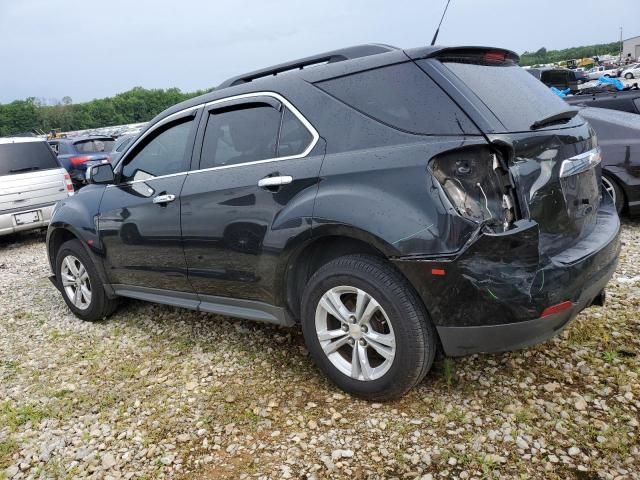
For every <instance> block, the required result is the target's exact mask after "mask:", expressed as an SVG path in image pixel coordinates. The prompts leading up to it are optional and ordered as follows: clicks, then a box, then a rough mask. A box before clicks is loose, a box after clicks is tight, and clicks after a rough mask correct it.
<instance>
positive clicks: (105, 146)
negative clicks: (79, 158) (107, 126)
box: [74, 139, 115, 153]
mask: <svg viewBox="0 0 640 480" xmlns="http://www.w3.org/2000/svg"><path fill="white" fill-rule="evenodd" d="M114 143H115V142H114V140H107V139H104V140H103V139H101V140H83V141H81V142H76V143H74V145H75V147H76V150H77V151H78V152H80V153H101V152H110V151H111V149H112V148H113V144H114Z"/></svg>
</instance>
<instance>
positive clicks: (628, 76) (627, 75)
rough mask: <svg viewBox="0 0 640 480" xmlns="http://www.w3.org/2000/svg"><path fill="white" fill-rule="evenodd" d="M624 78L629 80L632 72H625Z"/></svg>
mask: <svg viewBox="0 0 640 480" xmlns="http://www.w3.org/2000/svg"><path fill="white" fill-rule="evenodd" d="M624 78H626V79H627V80H631V79H632V78H633V73H631V72H629V73H627V74H626V75H625V76H624Z"/></svg>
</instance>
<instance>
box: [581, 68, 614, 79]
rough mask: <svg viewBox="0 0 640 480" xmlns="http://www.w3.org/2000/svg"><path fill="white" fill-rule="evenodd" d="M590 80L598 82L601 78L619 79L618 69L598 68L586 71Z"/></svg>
mask: <svg viewBox="0 0 640 480" xmlns="http://www.w3.org/2000/svg"><path fill="white" fill-rule="evenodd" d="M586 74H587V77H588V78H589V80H597V79H599V78H600V77H617V76H618V69H617V68H613V67H605V66H602V65H601V66H598V67H593V68H591V69H590V70H587V71H586Z"/></svg>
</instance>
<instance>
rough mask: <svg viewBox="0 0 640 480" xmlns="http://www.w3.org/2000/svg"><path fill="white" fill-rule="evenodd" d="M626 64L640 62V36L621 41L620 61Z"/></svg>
mask: <svg viewBox="0 0 640 480" xmlns="http://www.w3.org/2000/svg"><path fill="white" fill-rule="evenodd" d="M627 59H628V63H631V62H637V61H639V60H640V35H638V36H637V37H631V38H627V39H626V40H623V41H622V61H623V62H626V61H627Z"/></svg>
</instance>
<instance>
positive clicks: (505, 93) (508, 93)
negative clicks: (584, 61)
mask: <svg viewBox="0 0 640 480" xmlns="http://www.w3.org/2000/svg"><path fill="white" fill-rule="evenodd" d="M444 65H446V67H447V68H448V69H449V70H450V71H451V72H452V73H453V74H454V75H456V76H457V77H458V78H459V79H460V80H462V82H464V83H465V84H466V85H467V87H469V89H470V90H471V91H472V92H473V93H475V95H476V96H477V97H478V98H479V99H480V100H481V101H482V102H483V103H484V104H485V105H486V106H487V107H488V108H489V110H491V111H492V112H493V114H494V115H495V116H496V117H497V118H498V120H500V122H501V123H502V124H503V125H504V127H505V128H506V129H507V131H511V132H517V131H529V130H530V127H531V125H532V124H533V123H534V122H535V121H537V120H541V119H543V118H546V117H548V116H550V115H553V114H556V113H560V112H564V111H566V110H567V109H568V108H569V106H568V105H567V104H566V103H565V102H564V100H562V99H561V98H560V97H558V96H557V95H554V94H553V93H552V92H551V91H550V90H549V87H547V86H546V85H545V84H544V83H542V82H540V81H539V80H537V79H535V78H534V77H533V76H531V75H529V74H528V73H527V72H526V71H525V70H524V69H523V68H521V67H519V66H517V65H511V66H492V65H479V64H473V63H455V62H446V63H444ZM552 72H553V71H549V72H542V80H543V81H551V82H553V81H554V80H555V81H557V80H558V79H556V78H548V77H547V75H548V74H549V73H552ZM560 74H561V75H563V76H564V78H563V79H560V81H561V82H562V81H563V80H564V79H566V75H564V72H562V71H560ZM547 78H548V79H547ZM557 127H558V125H554V126H553V127H552V128H557Z"/></svg>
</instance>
